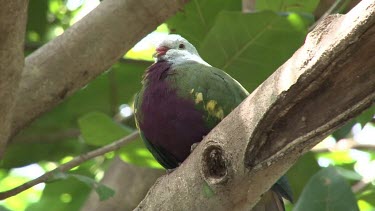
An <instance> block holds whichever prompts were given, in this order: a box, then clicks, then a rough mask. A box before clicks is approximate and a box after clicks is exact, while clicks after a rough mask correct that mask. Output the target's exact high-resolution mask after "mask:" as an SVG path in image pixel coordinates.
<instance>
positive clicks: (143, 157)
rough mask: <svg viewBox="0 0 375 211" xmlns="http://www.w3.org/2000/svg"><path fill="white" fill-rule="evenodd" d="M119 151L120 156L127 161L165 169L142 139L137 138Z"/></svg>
mask: <svg viewBox="0 0 375 211" xmlns="http://www.w3.org/2000/svg"><path fill="white" fill-rule="evenodd" d="M118 152H119V155H120V158H121V159H122V160H123V161H125V162H127V163H131V164H134V165H137V166H143V167H151V168H160V169H163V167H162V166H161V165H160V164H159V163H158V162H157V161H156V160H155V158H154V157H153V156H152V154H151V153H150V151H149V150H148V149H147V148H146V146H145V145H144V143H143V141H142V140H141V139H137V140H135V141H133V142H131V143H129V144H127V145H126V146H124V147H122V148H121V149H120V150H119V151H118Z"/></svg>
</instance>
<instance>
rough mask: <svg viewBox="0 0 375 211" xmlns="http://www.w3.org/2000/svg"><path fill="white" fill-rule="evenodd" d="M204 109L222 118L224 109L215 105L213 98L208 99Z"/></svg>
mask: <svg viewBox="0 0 375 211" xmlns="http://www.w3.org/2000/svg"><path fill="white" fill-rule="evenodd" d="M206 110H207V111H208V113H209V114H210V115H212V116H214V117H216V118H218V119H223V118H224V110H223V108H222V107H220V106H217V101H215V100H210V101H208V103H207V104H206Z"/></svg>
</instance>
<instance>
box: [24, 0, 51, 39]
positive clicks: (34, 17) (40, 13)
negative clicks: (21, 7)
mask: <svg viewBox="0 0 375 211" xmlns="http://www.w3.org/2000/svg"><path fill="white" fill-rule="evenodd" d="M47 12H48V0H30V3H29V7H28V18H27V29H26V31H27V33H28V36H27V37H28V40H31V41H33V42H36V41H41V40H43V38H44V36H45V33H46V30H47V26H48V24H47Z"/></svg>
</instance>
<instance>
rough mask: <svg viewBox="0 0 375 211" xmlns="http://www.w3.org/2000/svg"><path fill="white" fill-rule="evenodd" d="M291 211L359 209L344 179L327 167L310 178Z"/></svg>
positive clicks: (353, 210)
mask: <svg viewBox="0 0 375 211" xmlns="http://www.w3.org/2000/svg"><path fill="white" fill-rule="evenodd" d="M293 210H294V211H316V210H332V211H333V210H340V211H355V210H359V209H358V206H357V201H356V199H355V196H354V194H353V192H352V190H351V188H350V186H349V185H348V183H347V182H346V181H345V179H344V178H343V177H342V176H341V175H340V174H339V173H338V172H337V171H336V170H335V168H334V167H327V168H324V169H322V170H320V171H319V172H318V173H317V174H315V175H314V176H313V177H311V179H310V181H309V182H308V183H307V185H306V187H305V189H304V190H303V192H302V194H301V196H300V198H299V200H298V202H297V204H296V206H295V207H294V209H293Z"/></svg>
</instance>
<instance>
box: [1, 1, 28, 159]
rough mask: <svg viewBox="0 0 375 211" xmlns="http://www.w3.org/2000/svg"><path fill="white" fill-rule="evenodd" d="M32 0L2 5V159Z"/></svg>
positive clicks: (21, 64) (19, 75)
mask: <svg viewBox="0 0 375 211" xmlns="http://www.w3.org/2000/svg"><path fill="white" fill-rule="evenodd" d="M27 5H28V0H13V1H4V2H2V3H1V7H0V32H1V36H0V74H1V77H0V99H1V100H0V117H1V121H0V159H1V158H2V156H3V153H4V150H5V146H6V144H7V141H8V139H9V136H10V132H11V123H12V118H13V115H12V111H13V108H14V106H15V103H14V101H15V99H16V91H17V88H18V84H19V80H20V78H21V71H22V67H23V61H24V55H23V43H24V37H25V28H26V16H27Z"/></svg>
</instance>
